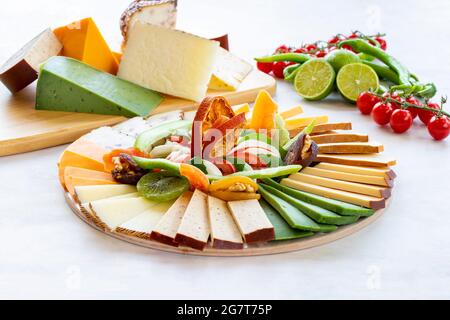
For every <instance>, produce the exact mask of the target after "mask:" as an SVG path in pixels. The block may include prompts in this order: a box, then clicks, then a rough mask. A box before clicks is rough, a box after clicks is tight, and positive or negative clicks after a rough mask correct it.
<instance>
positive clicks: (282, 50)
mask: <svg viewBox="0 0 450 320" xmlns="http://www.w3.org/2000/svg"><path fill="white" fill-rule="evenodd" d="M290 51H291V50H290V49H289V47H288V46H287V45H285V44H283V45H281V46H279V47H278V48H277V49H276V50H275V52H276V53H289V52H290Z"/></svg>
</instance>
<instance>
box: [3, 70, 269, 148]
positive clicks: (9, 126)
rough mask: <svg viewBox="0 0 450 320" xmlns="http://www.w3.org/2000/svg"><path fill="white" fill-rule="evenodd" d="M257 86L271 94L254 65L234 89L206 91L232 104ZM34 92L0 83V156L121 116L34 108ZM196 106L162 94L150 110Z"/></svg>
mask: <svg viewBox="0 0 450 320" xmlns="http://www.w3.org/2000/svg"><path fill="white" fill-rule="evenodd" d="M261 89H266V90H267V91H269V92H270V93H271V94H274V93H275V91H276V81H275V79H274V78H272V77H271V76H269V75H267V74H265V73H262V72H260V71H258V70H256V69H255V70H253V71H252V73H250V74H249V75H248V76H247V78H246V79H245V80H244V82H243V83H242V84H241V86H240V87H239V89H238V90H237V91H229V92H228V91H210V92H208V95H215V96H217V95H222V96H225V97H226V98H227V99H228V100H229V101H230V103H231V104H232V105H236V104H241V103H245V102H253V101H254V99H255V98H256V95H257V94H258V92H259V90H261ZM35 92H36V88H35V85H32V86H30V87H28V88H26V89H25V90H23V91H21V92H19V93H18V94H16V95H11V93H10V92H9V91H8V90H7V89H6V88H5V87H3V86H1V85H0V156H7V155H12V154H18V153H23V152H29V151H34V150H40V149H43V148H48V147H54V146H57V145H61V144H65V143H70V142H73V141H75V140H76V139H78V138H79V137H80V136H82V135H83V134H86V133H88V132H89V131H91V130H93V129H95V128H98V127H101V126H110V125H114V124H117V123H119V122H122V121H124V120H125V118H124V117H119V116H107V115H96V114H87V113H73V112H59V111H58V112H57V111H43V110H35V109H34V101H35ZM197 106H198V104H197V103H195V102H192V101H187V100H183V99H178V98H174V97H166V99H165V100H164V101H163V102H162V103H161V105H160V106H159V107H158V108H156V109H155V110H154V111H153V112H152V114H155V113H161V112H166V111H171V110H177V109H181V110H185V111H187V110H194V109H196V108H197Z"/></svg>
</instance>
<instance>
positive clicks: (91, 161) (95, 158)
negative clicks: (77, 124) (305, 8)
mask: <svg viewBox="0 0 450 320" xmlns="http://www.w3.org/2000/svg"><path fill="white" fill-rule="evenodd" d="M106 152H107V151H106V150H105V149H104V148H102V147H100V146H98V145H97V144H95V143H94V142H91V141H88V140H85V139H83V138H80V139H78V140H76V141H75V142H73V143H72V144H71V145H70V146H69V147H68V148H67V149H66V150H64V152H63V153H62V155H61V156H60V158H59V160H58V172H59V180H60V181H61V184H62V185H63V186H64V170H65V168H66V167H68V166H71V167H78V168H85V169H90V170H97V171H104V166H105V165H104V162H103V155H104V154H105V153H106Z"/></svg>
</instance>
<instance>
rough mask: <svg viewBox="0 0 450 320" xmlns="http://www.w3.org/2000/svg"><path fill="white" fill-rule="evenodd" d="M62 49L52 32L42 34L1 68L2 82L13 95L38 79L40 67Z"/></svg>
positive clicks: (48, 30) (0, 77)
mask: <svg viewBox="0 0 450 320" xmlns="http://www.w3.org/2000/svg"><path fill="white" fill-rule="evenodd" d="M61 49H62V44H61V42H59V40H58V38H56V37H55V35H54V34H53V32H52V30H50V29H47V30H45V31H43V32H41V33H40V34H39V35H37V36H36V37H35V38H34V39H33V40H31V41H30V42H28V43H27V44H26V45H25V46H24V47H23V48H22V49H20V51H19V52H17V53H16V54H14V55H13V56H12V57H11V58H9V59H8V60H7V61H6V62H5V63H4V64H3V65H2V66H1V67H0V81H1V82H3V84H4V85H5V86H6V87H7V88H8V89H9V91H11V92H12V93H15V92H18V91H20V90H22V89H23V88H25V87H26V86H28V85H29V84H31V83H32V82H33V81H34V80H36V79H37V78H38V72H39V65H40V64H41V63H43V62H45V61H46V60H47V59H48V58H50V57H53V56H56V55H58V53H59V52H60V51H61Z"/></svg>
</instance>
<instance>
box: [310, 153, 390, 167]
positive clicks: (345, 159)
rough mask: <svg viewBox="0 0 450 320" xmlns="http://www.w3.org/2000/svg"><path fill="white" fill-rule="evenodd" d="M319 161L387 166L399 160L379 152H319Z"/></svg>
mask: <svg viewBox="0 0 450 320" xmlns="http://www.w3.org/2000/svg"><path fill="white" fill-rule="evenodd" d="M316 161H317V162H328V163H336V164H345V165H350V166H366V167H386V166H394V165H395V164H396V163H397V162H396V161H395V160H394V159H389V158H385V157H383V156H380V155H379V154H378V153H375V154H364V155H359V154H336V155H331V154H319V155H317V157H316Z"/></svg>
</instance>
